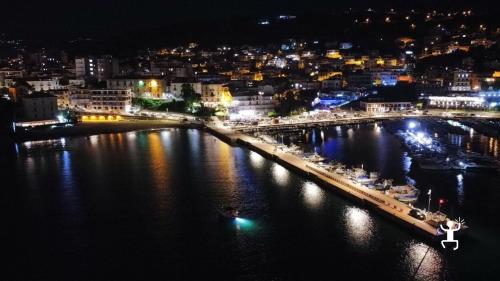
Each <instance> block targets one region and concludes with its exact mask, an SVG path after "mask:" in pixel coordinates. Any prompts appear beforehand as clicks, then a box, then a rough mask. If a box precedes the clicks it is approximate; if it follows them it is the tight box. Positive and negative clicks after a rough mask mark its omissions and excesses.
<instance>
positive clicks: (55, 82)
mask: <svg viewBox="0 0 500 281" xmlns="http://www.w3.org/2000/svg"><path fill="white" fill-rule="evenodd" d="M26 83H28V84H29V85H30V86H31V87H32V90H33V91H35V92H40V91H49V90H59V89H62V88H63V87H62V86H61V85H60V84H59V79H56V78H51V79H29V78H27V79H26Z"/></svg>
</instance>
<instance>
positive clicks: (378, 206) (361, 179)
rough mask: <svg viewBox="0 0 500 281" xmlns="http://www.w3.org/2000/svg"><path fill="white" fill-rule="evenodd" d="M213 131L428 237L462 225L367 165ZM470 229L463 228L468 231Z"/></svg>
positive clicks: (265, 138)
mask: <svg viewBox="0 0 500 281" xmlns="http://www.w3.org/2000/svg"><path fill="white" fill-rule="evenodd" d="M209 130H210V131H215V132H216V134H221V135H225V136H226V139H227V138H229V139H230V140H231V141H233V142H234V143H241V144H244V145H246V146H247V147H249V148H250V149H252V150H254V151H256V152H258V153H261V154H262V155H264V156H266V157H269V158H271V159H273V160H274V161H276V162H278V163H280V164H282V165H284V166H286V167H289V168H291V169H293V170H295V171H298V172H299V173H301V174H305V175H307V176H308V177H309V178H312V179H315V180H316V181H319V182H320V183H322V184H323V185H326V186H328V187H330V188H333V189H334V190H337V191H340V192H341V193H343V194H346V195H348V196H350V197H352V198H355V199H357V200H359V201H361V202H363V203H364V204H366V205H368V206H370V207H372V208H373V209H375V210H377V211H379V212H380V213H382V214H384V215H387V216H389V217H390V218H392V219H394V220H396V221H398V222H400V223H402V224H403V225H405V226H408V227H410V229H412V230H414V231H416V232H418V233H421V234H424V235H425V236H427V237H435V236H439V235H441V234H442V232H441V231H440V230H439V224H446V223H447V222H448V221H451V222H452V224H458V221H455V220H453V219H451V218H448V217H447V216H446V215H445V214H443V213H441V212H436V213H433V212H428V211H423V210H419V209H416V208H414V207H413V206H412V205H411V203H412V202H415V201H416V200H417V198H418V195H419V191H418V189H416V188H414V187H412V186H410V185H405V186H392V183H391V181H390V180H381V181H380V182H377V181H378V175H377V174H375V173H370V175H369V176H368V175H367V173H366V171H365V170H364V169H363V168H355V169H346V168H345V166H343V165H342V164H340V163H339V164H333V165H332V164H325V163H323V161H324V160H325V159H324V158H323V157H321V156H319V155H317V154H312V155H306V156H304V155H303V153H301V152H300V151H299V150H298V149H297V148H296V147H294V146H291V147H286V146H283V145H278V144H277V142H276V141H275V140H274V139H272V138H271V137H269V136H267V135H264V136H260V137H259V138H256V137H252V136H248V135H244V134H241V133H238V132H234V131H231V130H227V129H224V128H220V127H219V128H214V127H211V128H209ZM377 187H378V188H377ZM415 212H417V213H419V214H421V213H423V214H425V215H424V217H423V218H422V217H420V216H416V215H415ZM467 228H468V227H467V226H465V227H463V229H464V230H465V229H467Z"/></svg>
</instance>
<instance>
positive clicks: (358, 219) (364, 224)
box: [344, 206, 374, 247]
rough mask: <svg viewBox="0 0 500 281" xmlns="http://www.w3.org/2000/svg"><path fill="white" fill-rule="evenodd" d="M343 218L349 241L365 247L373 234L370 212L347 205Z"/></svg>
mask: <svg viewBox="0 0 500 281" xmlns="http://www.w3.org/2000/svg"><path fill="white" fill-rule="evenodd" d="M344 220H345V225H346V229H347V234H348V235H349V238H350V239H349V241H350V242H351V243H353V244H354V245H355V246H360V247H367V246H368V245H369V244H370V241H371V239H372V238H373V234H374V225H373V220H372V218H371V217H370V214H369V213H368V212H367V211H365V210H362V209H359V208H357V207H351V206H349V207H347V208H346V209H345V211H344Z"/></svg>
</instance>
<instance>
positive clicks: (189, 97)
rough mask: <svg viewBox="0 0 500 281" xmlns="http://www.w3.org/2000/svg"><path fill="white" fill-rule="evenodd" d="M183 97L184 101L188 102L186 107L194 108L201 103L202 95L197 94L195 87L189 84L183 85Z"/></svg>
mask: <svg viewBox="0 0 500 281" xmlns="http://www.w3.org/2000/svg"><path fill="white" fill-rule="evenodd" d="M181 96H182V99H184V101H185V102H186V105H187V106H188V107H193V106H194V105H195V104H198V103H200V99H201V98H200V95H199V94H197V93H196V92H195V91H194V89H193V86H192V85H191V84H188V83H184V84H182V89H181Z"/></svg>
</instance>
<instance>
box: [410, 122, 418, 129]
mask: <svg viewBox="0 0 500 281" xmlns="http://www.w3.org/2000/svg"><path fill="white" fill-rule="evenodd" d="M416 127H417V123H416V122H414V121H411V122H410V123H408V128H410V129H415V128H416Z"/></svg>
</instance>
